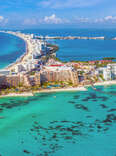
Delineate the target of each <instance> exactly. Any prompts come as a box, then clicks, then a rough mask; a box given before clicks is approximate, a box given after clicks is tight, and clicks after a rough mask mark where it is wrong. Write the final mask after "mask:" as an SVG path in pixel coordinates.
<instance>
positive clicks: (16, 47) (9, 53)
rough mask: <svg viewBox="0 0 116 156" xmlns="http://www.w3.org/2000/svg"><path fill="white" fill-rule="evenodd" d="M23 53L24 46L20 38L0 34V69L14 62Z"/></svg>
mask: <svg viewBox="0 0 116 156" xmlns="http://www.w3.org/2000/svg"><path fill="white" fill-rule="evenodd" d="M25 51H26V45H25V42H24V41H23V40H22V39H21V38H18V37H16V36H14V35H10V34H7V33H1V32H0V69H3V68H5V67H7V66H8V65H9V64H11V63H13V62H15V61H16V60H17V59H18V58H19V57H20V56H21V55H23V54H24V52H25Z"/></svg>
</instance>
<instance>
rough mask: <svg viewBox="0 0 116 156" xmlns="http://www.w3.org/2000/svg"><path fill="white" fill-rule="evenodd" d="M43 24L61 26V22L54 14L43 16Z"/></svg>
mask: <svg viewBox="0 0 116 156" xmlns="http://www.w3.org/2000/svg"><path fill="white" fill-rule="evenodd" d="M43 22H45V23H48V24H61V23H62V22H63V21H62V19H61V18H59V17H57V16H56V15H55V14H52V15H51V16H45V17H44V20H43Z"/></svg>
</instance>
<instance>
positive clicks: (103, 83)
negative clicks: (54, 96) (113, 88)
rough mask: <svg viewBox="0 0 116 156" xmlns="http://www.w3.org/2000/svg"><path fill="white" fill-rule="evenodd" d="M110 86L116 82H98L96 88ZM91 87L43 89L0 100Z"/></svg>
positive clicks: (1, 96)
mask: <svg viewBox="0 0 116 156" xmlns="http://www.w3.org/2000/svg"><path fill="white" fill-rule="evenodd" d="M110 85H116V80H112V81H104V82H96V83H95V84H94V86H110ZM90 86H91V85H85V86H80V87H70V88H58V89H55V88H53V89H42V90H38V91H33V92H31V91H30V92H24V93H10V94H6V95H0V98H4V97H30V96H35V94H37V93H51V92H75V91H87V90H88V89H87V88H86V87H90Z"/></svg>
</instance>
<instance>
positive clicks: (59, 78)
mask: <svg viewBox="0 0 116 156" xmlns="http://www.w3.org/2000/svg"><path fill="white" fill-rule="evenodd" d="M1 32H3V33H9V34H12V35H15V36H17V37H19V38H21V39H23V40H24V41H25V45H26V49H25V53H24V54H23V55H22V56H21V57H20V58H19V59H17V60H16V62H14V63H12V64H10V65H9V66H7V67H6V68H5V69H2V70H0V88H1V94H2V93H3V94H4V91H3V89H4V90H5V91H6V89H7V90H8V89H11V88H12V89H11V90H13V91H15V90H16V89H17V90H18V91H21V92H22V91H32V90H37V91H38V90H43V89H51V88H60V89H61V88H75V87H83V86H86V85H93V84H94V83H96V82H103V81H108V80H115V78H116V64H115V63H114V62H113V61H112V58H104V59H103V60H97V61H87V62H81V61H77V62H76V61H71V62H61V61H60V60H59V59H57V58H56V51H57V49H58V46H56V45H51V44H49V43H48V42H47V41H45V40H44V37H41V38H39V39H38V38H37V37H36V36H34V34H24V33H21V32H12V31H1ZM96 39H101V38H96ZM13 88H14V89H13Z"/></svg>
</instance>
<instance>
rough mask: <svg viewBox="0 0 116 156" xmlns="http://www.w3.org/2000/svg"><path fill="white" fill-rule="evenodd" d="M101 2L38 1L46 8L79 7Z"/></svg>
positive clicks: (78, 0)
mask: <svg viewBox="0 0 116 156" xmlns="http://www.w3.org/2000/svg"><path fill="white" fill-rule="evenodd" d="M99 2H101V1H100V0H58V1H56V0H49V1H48V0H43V1H41V2H39V3H38V6H42V7H44V8H47V7H49V8H55V9H60V8H62V9H64V8H79V7H88V6H93V5H96V4H97V3H99Z"/></svg>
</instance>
